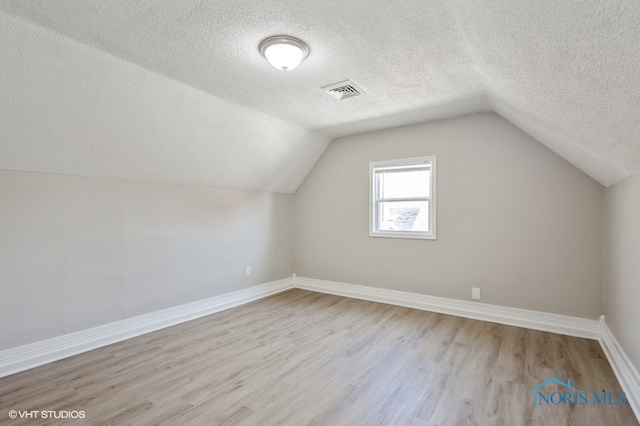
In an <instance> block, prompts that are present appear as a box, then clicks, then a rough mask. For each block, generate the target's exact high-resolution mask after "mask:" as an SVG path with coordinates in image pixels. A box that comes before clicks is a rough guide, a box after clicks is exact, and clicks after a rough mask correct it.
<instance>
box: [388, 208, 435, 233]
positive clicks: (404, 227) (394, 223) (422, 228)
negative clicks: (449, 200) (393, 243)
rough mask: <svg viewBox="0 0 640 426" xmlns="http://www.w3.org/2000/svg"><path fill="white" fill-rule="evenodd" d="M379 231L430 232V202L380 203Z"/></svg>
mask: <svg viewBox="0 0 640 426" xmlns="http://www.w3.org/2000/svg"><path fill="white" fill-rule="evenodd" d="M378 230H379V231H413V232H429V201H392V202H379V203H378Z"/></svg>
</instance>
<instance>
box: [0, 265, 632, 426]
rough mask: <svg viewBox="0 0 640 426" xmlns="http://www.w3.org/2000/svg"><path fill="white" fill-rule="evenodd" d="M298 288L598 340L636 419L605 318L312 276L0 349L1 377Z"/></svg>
mask: <svg viewBox="0 0 640 426" xmlns="http://www.w3.org/2000/svg"><path fill="white" fill-rule="evenodd" d="M291 288H300V289H304V290H310V291H316V292H319V293H327V294H334V295H337V296H344V297H351V298H355V299H362V300H370V301H373V302H380V303H387V304H390V305H397V306H404V307H408V308H414V309H420V310H424V311H431V312H439V313H443V314H449V315H456V316H460V317H465V318H472V319H477V320H482V321H489V322H495V323H499V324H506V325H512V326H516V327H523V328H530V329H534V330H541V331H548V332H551V333H558V334H564V335H568V336H576V337H583V338H587V339H594V340H598V341H599V342H600V345H601V346H602V348H603V350H604V352H605V354H606V356H607V358H608V360H609V363H610V364H611V366H612V368H613V370H614V372H615V374H616V377H617V378H618V381H619V382H620V385H621V386H622V389H623V390H624V392H626V394H627V397H628V400H629V404H630V405H631V407H632V409H633V411H634V413H635V415H636V417H638V419H640V375H639V374H638V371H637V370H636V369H635V367H634V366H633V364H631V362H630V361H629V359H628V358H627V356H626V355H625V353H624V351H623V350H622V348H621V347H620V345H619V344H618V342H617V341H616V339H615V337H614V336H613V334H612V333H611V330H609V328H608V327H607V325H606V324H605V322H604V320H601V321H597V320H589V319H584V318H577V317H570V316H566V315H558V314H550V313H546V312H537V311H530V310H526V309H518V308H509V307H505V306H497V305H489V304H486V303H479V302H470V301H465V300H457V299H448V298H443V297H435V296H427V295H424V294H417V293H409V292H403V291H396V290H388V289H382V288H375V287H367V286H361V285H354V284H345V283H338V282H333V281H325V280H317V279H312V278H302V277H296V276H295V275H294V276H293V278H285V279H282V280H279V281H273V282H270V283H266V284H261V285H257V286H254V287H250V288H247V289H243V290H238V291H234V292H231V293H226V294H223V295H220V296H216V297H212V298H209V299H205V300H200V301H197V302H193V303H189V304H186V305H181V306H176V307H173V308H169V309H164V310H162V311H158V312H153V313H150V314H146V315H141V316H137V317H134V318H129V319H126V320H122V321H118V322H114V323H111V324H106V325H103V326H99V327H94V328H91V329H87V330H83V331H79V332H76V333H71V334H66V335H64V336H59V337H54V338H52V339H48V340H43V341H40V342H36V343H31V344H28V345H25V346H19V347H16V348H12V349H8V350H4V351H0V377H4V376H8V375H11V374H14V373H18V372H20V371H24V370H28V369H30V368H33V367H37V366H40V365H43V364H47V363H50V362H53V361H57V360H60V359H63V358H66V357H70V356H73V355H77V354H79V353H82V352H87V351H90V350H93V349H97V348H100V347H102V346H106V345H110V344H113V343H117V342H120V341H123V340H126V339H130V338H132V337H136V336H140V335H142V334H145V333H149V332H152V331H156V330H159V329H162V328H165V327H170V326H172V325H176V324H180V323H183V322H186V321H190V320H192V319H196V318H200V317H203V316H206V315H210V314H213V313H216V312H220V311H223V310H225V309H229V308H233V307H236V306H239V305H242V304H245V303H248V302H252V301H254V300H258V299H261V298H264V297H267V296H270V295H273V294H276V293H280V292H282V291H285V290H288V289H291Z"/></svg>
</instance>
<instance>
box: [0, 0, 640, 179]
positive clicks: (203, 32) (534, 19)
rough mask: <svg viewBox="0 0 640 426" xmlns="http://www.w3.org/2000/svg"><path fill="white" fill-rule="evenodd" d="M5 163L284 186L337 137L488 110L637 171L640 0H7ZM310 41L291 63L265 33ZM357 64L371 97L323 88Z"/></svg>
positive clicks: (599, 173)
mask: <svg viewBox="0 0 640 426" xmlns="http://www.w3.org/2000/svg"><path fill="white" fill-rule="evenodd" d="M0 11H1V12H2V13H0V123H2V128H3V129H2V130H1V132H2V134H1V135H0V137H1V138H2V139H1V140H0V168H10V169H21V170H33V171H44V172H55V173H67V174H79V175H90V176H104V177H118V178H130V179H143V180H152V181H160V182H177V183H195V184H206V185H216V186H230V187H245V188H256V189H266V190H275V191H283V192H292V191H294V190H295V189H296V188H297V186H298V185H299V183H300V182H301V181H302V179H303V178H304V176H305V174H306V173H307V172H308V170H309V169H310V168H311V167H312V166H313V164H314V162H315V161H316V160H317V158H318V157H319V156H320V155H321V153H322V151H323V150H324V148H325V147H326V145H327V144H328V142H329V141H330V140H331V139H332V138H334V137H336V136H342V135H347V134H352V133H356V132H362V131H368V130H375V129H379V128H383V127H391V126H397V125H401V124H408V123H414V122H420V121H426V120H433V119H437V118H445V117H455V116H459V115H463V114H468V113H472V112H477V111H488V110H493V111H496V112H497V113H499V114H501V115H502V116H503V117H505V118H506V119H508V120H509V121H511V122H512V123H514V124H515V125H517V126H519V127H520V128H522V129H523V130H524V131H526V132H527V133H529V134H531V135H532V136H533V137H535V138H537V139H538V140H539V141H540V142H542V143H544V144H545V145H547V146H548V147H549V148H551V149H552V150H554V151H555V152H556V153H558V154H559V155H561V156H563V157H564V158H565V159H567V160H568V161H569V162H571V163H573V164H574V165H575V166H577V167H579V168H580V169H582V170H583V171H584V172H586V173H587V174H589V175H590V176H592V177H593V178H594V179H596V180H598V181H599V182H601V183H602V184H604V185H610V184H612V183H614V182H616V181H618V180H620V179H622V178H624V177H626V176H629V175H631V174H635V173H638V172H640V80H639V79H638V77H637V72H638V69H639V65H640V47H639V46H640V3H638V2H636V1H635V0H634V1H632V0H629V1H603V0H600V1H596V0H583V1H557V0H553V1H550V0H537V1H529V0H519V1H518V0H512V1H505V0H503V1H500V0H495V1H493V0H492V1H485V2H470V1H463V0H439V1H424V0H392V1H385V2H382V1H373V0H354V1H350V2H344V1H335V0H325V1H315V0H314V1H307V0H281V1H269V2H257V1H255V0H253V1H250V0H231V1H230V0H226V1H221V0H209V1H201V0H181V1H174V0H137V1H134V0H121V1H114V2H105V1H102V0H75V1H47V0H0ZM277 34H289V35H294V36H296V37H299V38H301V39H303V40H304V41H305V42H307V44H308V45H309V47H310V50H311V53H310V55H309V57H308V58H307V59H306V60H305V61H304V62H303V63H302V64H301V65H300V67H299V68H297V69H296V70H294V71H291V72H288V73H283V72H280V71H278V70H276V69H274V68H272V67H271V66H270V65H269V64H268V63H267V62H266V61H265V60H264V58H262V57H261V56H260V54H259V52H258V44H259V42H260V41H261V40H262V39H264V38H266V37H268V36H272V35H277ZM345 79H352V80H353V81H355V82H356V83H357V84H358V85H360V86H361V87H362V88H363V89H364V91H365V92H366V93H365V95H364V96H361V97H357V98H351V99H348V100H345V101H336V100H335V99H333V98H332V97H330V96H329V95H327V94H326V93H324V92H323V91H322V90H321V89H320V87H322V86H326V85H328V84H331V83H336V82H339V81H342V80H345Z"/></svg>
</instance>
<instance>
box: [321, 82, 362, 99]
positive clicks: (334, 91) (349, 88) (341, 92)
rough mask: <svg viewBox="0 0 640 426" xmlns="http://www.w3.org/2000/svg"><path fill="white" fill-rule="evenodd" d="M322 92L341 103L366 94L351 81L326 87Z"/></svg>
mask: <svg viewBox="0 0 640 426" xmlns="http://www.w3.org/2000/svg"><path fill="white" fill-rule="evenodd" d="M322 90H324V91H325V92H327V93H329V94H330V95H332V96H333V97H334V98H336V99H337V100H339V101H343V100H345V99H349V98H353V97H355V96H360V95H362V94H363V93H364V91H363V90H362V89H361V88H360V87H358V86H357V85H356V84H355V83H354V82H353V81H351V80H347V81H342V82H340V83H336V84H331V85H329V86H325V87H323V88H322Z"/></svg>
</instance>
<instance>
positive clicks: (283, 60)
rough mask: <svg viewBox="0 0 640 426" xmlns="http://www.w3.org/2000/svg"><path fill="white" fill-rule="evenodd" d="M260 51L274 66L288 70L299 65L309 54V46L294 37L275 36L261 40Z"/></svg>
mask: <svg viewBox="0 0 640 426" xmlns="http://www.w3.org/2000/svg"><path fill="white" fill-rule="evenodd" d="M260 53H261V54H262V56H264V57H265V58H267V61H269V63H270V64H271V65H273V66H274V67H276V68H278V69H279V70H282V71H289V70H292V69H294V68H295V67H297V66H298V65H300V62H302V60H303V59H304V58H306V57H307V56H308V55H309V48H308V47H307V45H306V44H305V43H304V42H303V41H302V40H299V39H297V38H295V37H289V36H275V37H269V38H267V39H264V40H262V42H261V43H260Z"/></svg>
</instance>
